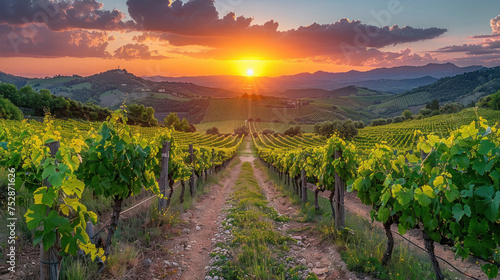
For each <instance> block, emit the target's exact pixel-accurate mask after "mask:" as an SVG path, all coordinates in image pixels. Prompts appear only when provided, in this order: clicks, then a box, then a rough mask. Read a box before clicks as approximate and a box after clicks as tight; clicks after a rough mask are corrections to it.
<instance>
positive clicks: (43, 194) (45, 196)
mask: <svg viewBox="0 0 500 280" xmlns="http://www.w3.org/2000/svg"><path fill="white" fill-rule="evenodd" d="M57 194H58V192H57V190H56V189H54V188H47V187H40V188H38V189H36V190H35V192H33V196H34V199H35V204H43V205H47V206H49V207H52V205H53V204H54V202H55V201H56V198H57Z"/></svg>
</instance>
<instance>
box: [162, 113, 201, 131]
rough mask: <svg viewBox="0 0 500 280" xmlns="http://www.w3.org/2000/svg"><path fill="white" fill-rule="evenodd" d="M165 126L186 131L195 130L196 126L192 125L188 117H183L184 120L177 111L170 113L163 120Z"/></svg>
mask: <svg viewBox="0 0 500 280" xmlns="http://www.w3.org/2000/svg"><path fill="white" fill-rule="evenodd" d="M163 121H164V123H165V126H166V127H168V128H171V129H174V130H176V131H184V132H195V131H196V128H195V127H194V126H193V125H191V124H190V123H189V122H188V120H186V118H182V121H181V120H180V119H179V117H178V116H177V113H170V114H168V116H167V117H166V118H165V119H164V120H163Z"/></svg>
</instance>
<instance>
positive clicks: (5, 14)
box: [0, 0, 135, 31]
mask: <svg viewBox="0 0 500 280" xmlns="http://www.w3.org/2000/svg"><path fill="white" fill-rule="evenodd" d="M102 6H103V5H102V3H99V2H97V1H96V0H78V1H67V0H64V1H58V2H54V1H51V0H2V1H0V23H8V24H12V25H25V24H28V23H43V24H45V25H47V26H48V27H49V28H50V29H51V30H54V31H62V30H69V29H95V30H132V29H135V23H134V22H133V21H128V22H124V21H123V18H124V17H125V16H124V14H123V13H122V12H120V11H118V10H112V11H109V10H102Z"/></svg>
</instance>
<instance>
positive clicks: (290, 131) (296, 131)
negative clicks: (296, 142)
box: [283, 126, 302, 136]
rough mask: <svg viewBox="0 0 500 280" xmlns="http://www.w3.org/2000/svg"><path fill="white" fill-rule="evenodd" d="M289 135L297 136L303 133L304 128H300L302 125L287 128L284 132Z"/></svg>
mask: <svg viewBox="0 0 500 280" xmlns="http://www.w3.org/2000/svg"><path fill="white" fill-rule="evenodd" d="M283 134H285V135H287V136H297V135H302V130H301V129H300V126H294V127H293V126H292V127H290V128H289V129H287V130H285V132H284V133H283Z"/></svg>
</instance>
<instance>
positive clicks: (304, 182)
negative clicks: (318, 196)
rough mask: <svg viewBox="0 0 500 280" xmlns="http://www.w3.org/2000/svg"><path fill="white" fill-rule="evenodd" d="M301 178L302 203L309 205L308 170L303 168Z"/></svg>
mask: <svg viewBox="0 0 500 280" xmlns="http://www.w3.org/2000/svg"><path fill="white" fill-rule="evenodd" d="M300 178H301V189H302V202H304V203H307V178H306V170H305V169H304V168H302V171H301V173H300Z"/></svg>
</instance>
